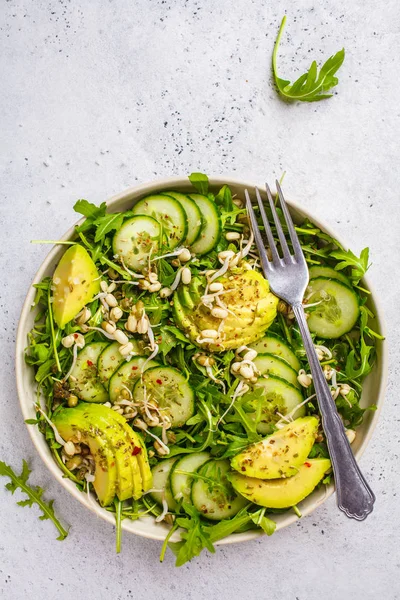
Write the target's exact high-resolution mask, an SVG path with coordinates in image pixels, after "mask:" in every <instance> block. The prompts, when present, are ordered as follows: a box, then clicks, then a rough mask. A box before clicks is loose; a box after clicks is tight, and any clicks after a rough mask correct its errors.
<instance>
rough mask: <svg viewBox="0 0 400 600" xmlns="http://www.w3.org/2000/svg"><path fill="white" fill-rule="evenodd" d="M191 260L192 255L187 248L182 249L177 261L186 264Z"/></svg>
mask: <svg viewBox="0 0 400 600" xmlns="http://www.w3.org/2000/svg"><path fill="white" fill-rule="evenodd" d="M191 258H192V255H191V254H190V251H189V250H188V249H187V248H184V249H183V250H182V252H181V253H180V254H179V260H180V261H181V262H187V261H188V260H190V259H191Z"/></svg>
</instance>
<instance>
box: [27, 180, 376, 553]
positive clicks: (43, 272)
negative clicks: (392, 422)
mask: <svg viewBox="0 0 400 600" xmlns="http://www.w3.org/2000/svg"><path fill="white" fill-rule="evenodd" d="M224 184H228V185H229V186H230V188H231V190H232V192H233V193H235V194H238V195H239V197H243V195H244V190H245V189H246V188H248V189H249V190H252V189H254V183H248V182H247V183H246V182H243V181H239V180H235V179H230V178H226V179H225V178H214V179H211V180H210V187H211V190H213V191H214V190H217V189H219V188H220V187H221V186H222V185H224ZM259 188H260V189H262V188H263V186H262V185H261V186H259ZM165 189H174V190H177V191H182V192H185V191H190V189H193V188H191V186H190V184H189V182H188V180H187V179H186V178H180V177H173V178H168V179H160V180H157V181H153V182H151V183H147V184H143V185H139V186H137V187H133V188H129V189H127V190H125V191H124V192H122V193H121V194H118V195H117V196H114V197H113V198H111V199H110V200H109V202H108V207H109V209H110V210H111V211H112V212H118V211H124V210H127V209H129V208H131V207H132V205H133V204H135V202H137V201H138V200H139V199H140V198H143V197H144V196H147V195H148V194H152V193H155V192H157V191H160V190H165ZM290 206H291V210H292V214H293V217H294V219H295V220H301V219H302V218H304V217H308V218H309V219H310V220H311V221H312V222H313V223H315V224H316V225H317V226H318V227H320V228H321V229H323V230H324V231H326V232H327V233H329V234H330V235H333V236H334V237H337V236H336V235H335V234H334V233H333V232H332V231H331V230H330V229H329V227H326V226H325V225H324V224H322V223H321V222H320V220H319V219H316V218H315V217H313V216H312V215H309V214H307V212H306V211H305V210H304V209H303V208H302V207H301V206H299V205H296V204H295V203H293V202H291V203H290ZM73 235H74V228H71V229H70V230H69V231H67V233H66V234H65V235H64V236H63V237H62V238H61V239H62V240H68V239H71V238H72V237H73ZM64 252H65V246H62V245H59V246H55V247H54V248H53V249H52V250H51V252H50V253H49V255H48V256H47V258H46V260H45V261H44V262H43V264H42V265H41V267H40V269H39V270H38V272H37V273H36V275H35V278H34V281H33V283H38V282H39V281H40V280H41V279H42V278H43V277H45V276H49V275H52V274H53V272H54V269H55V266H56V265H57V263H58V261H59V260H60V258H61V256H62V254H63V253H64ZM364 285H365V286H366V287H367V288H369V289H371V286H370V284H369V282H368V280H367V279H365V280H364ZM34 296H35V290H34V288H33V287H31V288H30V289H29V291H28V294H27V297H26V300H25V303H24V306H23V309H22V313H21V318H20V323H19V327H18V333H17V344H16V378H17V389H18V395H19V400H20V404H21V408H22V414H23V417H24V419H32V418H35V410H34V405H33V403H34V400H35V381H34V373H33V369H31V368H29V367H28V366H27V365H26V364H25V361H24V348H25V347H26V340H27V334H28V332H29V331H30V329H31V328H32V327H33V319H34V316H35V311H32V310H31V305H32V302H33V300H34ZM369 304H370V307H371V309H372V310H373V312H374V314H375V315H376V319H375V323H374V328H375V330H377V331H379V332H381V333H382V334H383V335H384V331H383V329H384V326H383V322H382V313H381V310H380V308H379V307H378V305H377V301H376V297H375V295H374V294H372V298H371V300H370V302H369ZM377 351H378V359H377V361H376V363H375V366H374V369H373V371H372V372H371V373H370V375H369V376H368V377H367V379H366V380H365V382H364V387H363V394H362V402H361V404H362V406H363V407H366V406H369V405H371V404H376V405H377V407H378V409H377V410H376V411H375V412H373V411H368V412H367V413H366V415H365V419H364V422H363V424H362V425H361V426H360V427H359V428H358V429H357V437H356V440H355V442H354V443H353V451H354V453H355V456H356V457H357V459H359V458H360V457H361V455H362V453H363V451H364V450H365V448H366V446H367V444H368V441H369V439H370V437H371V435H372V432H373V430H374V428H375V426H376V423H377V420H378V417H379V412H380V409H381V406H382V403H383V397H384V390H385V384H386V372H387V354H386V345H385V344H381V343H380V342H379V341H378V342H377ZM27 427H28V431H29V434H30V436H31V438H32V440H33V443H34V445H35V447H36V449H37V451H38V452H39V454H40V456H41V457H42V459H43V461H44V463H45V464H46V466H47V467H48V468H49V469H50V471H51V472H52V474H53V475H54V477H55V478H56V479H57V480H58V481H59V482H60V484H61V485H62V486H64V487H65V488H66V489H67V490H68V491H69V492H70V493H71V494H72V495H73V496H74V497H75V498H77V499H78V500H79V502H81V503H82V504H84V505H85V506H86V507H87V508H88V509H89V510H91V511H93V512H95V513H96V514H97V515H98V516H99V517H101V518H102V519H104V520H106V521H108V522H109V523H111V524H114V523H115V521H114V516H113V514H112V513H109V512H107V511H106V510H105V509H103V508H101V507H100V506H99V505H98V504H97V503H96V502H94V501H92V502H90V501H89V500H88V497H87V495H86V494H83V493H81V492H80V491H79V490H78V489H77V488H76V486H75V484H74V483H73V482H72V481H70V480H69V479H65V478H64V477H63V474H62V472H61V470H60V469H59V467H58V466H57V464H56V463H55V461H54V459H53V457H52V455H51V453H50V450H49V448H48V446H47V444H46V442H45V439H44V436H43V435H42V434H41V433H40V432H39V430H38V428H37V427H36V426H34V425H28V426H27ZM333 492H334V486H333V485H330V486H329V487H328V488H327V489H326V490H325V489H319V490H317V491H315V492H314V493H313V494H311V495H310V496H308V498H306V499H305V500H304V501H303V502H302V503H301V504H300V506H299V509H300V511H301V513H302V515H303V516H305V515H308V514H309V513H311V512H312V511H313V510H314V509H315V508H316V507H317V506H319V505H320V504H322V503H323V502H324V501H325V500H326V499H327V498H328V497H329V496H330V495H331V494H333ZM274 519H275V520H276V522H277V529H281V528H283V527H287V526H288V525H290V524H291V523H293V522H294V521H296V520H297V517H296V515H295V514H294V513H293V512H292V511H288V512H287V514H279V515H275V516H274ZM122 527H123V529H124V530H126V531H130V532H132V533H136V534H137V535H141V536H143V537H147V538H152V539H156V540H162V539H164V537H165V534H166V531H167V527H166V526H165V525H163V524H156V523H155V521H154V519H153V517H146V518H143V519H142V520H139V521H129V520H128V519H125V520H124V521H123V523H122ZM258 535H260V534H259V532H254V531H248V532H245V533H240V534H233V535H231V536H229V537H227V538H225V539H224V540H221V541H220V542H219V543H220V544H228V543H233V542H243V541H247V540H250V539H253V538H256V537H258ZM172 539H179V538H178V534H175V536H174V537H173V538H172Z"/></svg>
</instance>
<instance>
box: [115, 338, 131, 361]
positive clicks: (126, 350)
mask: <svg viewBox="0 0 400 600" xmlns="http://www.w3.org/2000/svg"><path fill="white" fill-rule="evenodd" d="M118 351H119V353H120V355H121V356H123V357H124V358H125V357H127V356H129V355H130V354H132V352H133V351H134V347H133V344H132V342H128V343H127V344H124V345H123V346H120V347H119V348H118Z"/></svg>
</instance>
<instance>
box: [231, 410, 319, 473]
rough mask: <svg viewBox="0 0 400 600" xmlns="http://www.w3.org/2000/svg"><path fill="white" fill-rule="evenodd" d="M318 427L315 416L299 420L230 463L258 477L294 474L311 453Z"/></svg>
mask: <svg viewBox="0 0 400 600" xmlns="http://www.w3.org/2000/svg"><path fill="white" fill-rule="evenodd" d="M317 430H318V419H316V418H315V417H303V418H300V419H296V420H295V421H293V422H292V423H289V424H288V425H285V427H282V429H279V430H278V431H275V432H274V433H273V434H271V435H269V436H268V437H266V438H265V439H263V440H261V441H260V442H256V443H255V444H252V445H251V446H249V447H248V448H246V449H245V450H243V451H242V452H240V453H239V454H237V455H236V456H234V457H233V459H232V460H231V466H232V467H233V468H234V469H235V470H236V471H239V473H242V475H246V476H248V477H256V478H257V479H278V478H279V477H292V476H293V475H296V473H297V472H298V467H299V466H300V465H302V464H303V463H304V461H305V460H306V458H307V456H308V455H309V453H310V450H311V448H312V446H313V444H314V441H315V434H316V433H317Z"/></svg>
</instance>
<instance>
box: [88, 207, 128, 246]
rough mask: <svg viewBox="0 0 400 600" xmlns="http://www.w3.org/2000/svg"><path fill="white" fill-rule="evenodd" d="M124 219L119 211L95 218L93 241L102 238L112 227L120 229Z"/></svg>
mask: <svg viewBox="0 0 400 600" xmlns="http://www.w3.org/2000/svg"><path fill="white" fill-rule="evenodd" d="M123 220H124V215H123V214H121V213H113V214H108V215H104V216H102V217H99V218H97V219H96V220H95V221H94V225H95V226H97V229H96V236H95V238H94V241H95V242H99V241H100V240H102V239H103V238H104V237H105V236H106V234H107V233H109V232H110V231H113V229H117V230H118V229H120V228H121V226H122V223H123Z"/></svg>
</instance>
